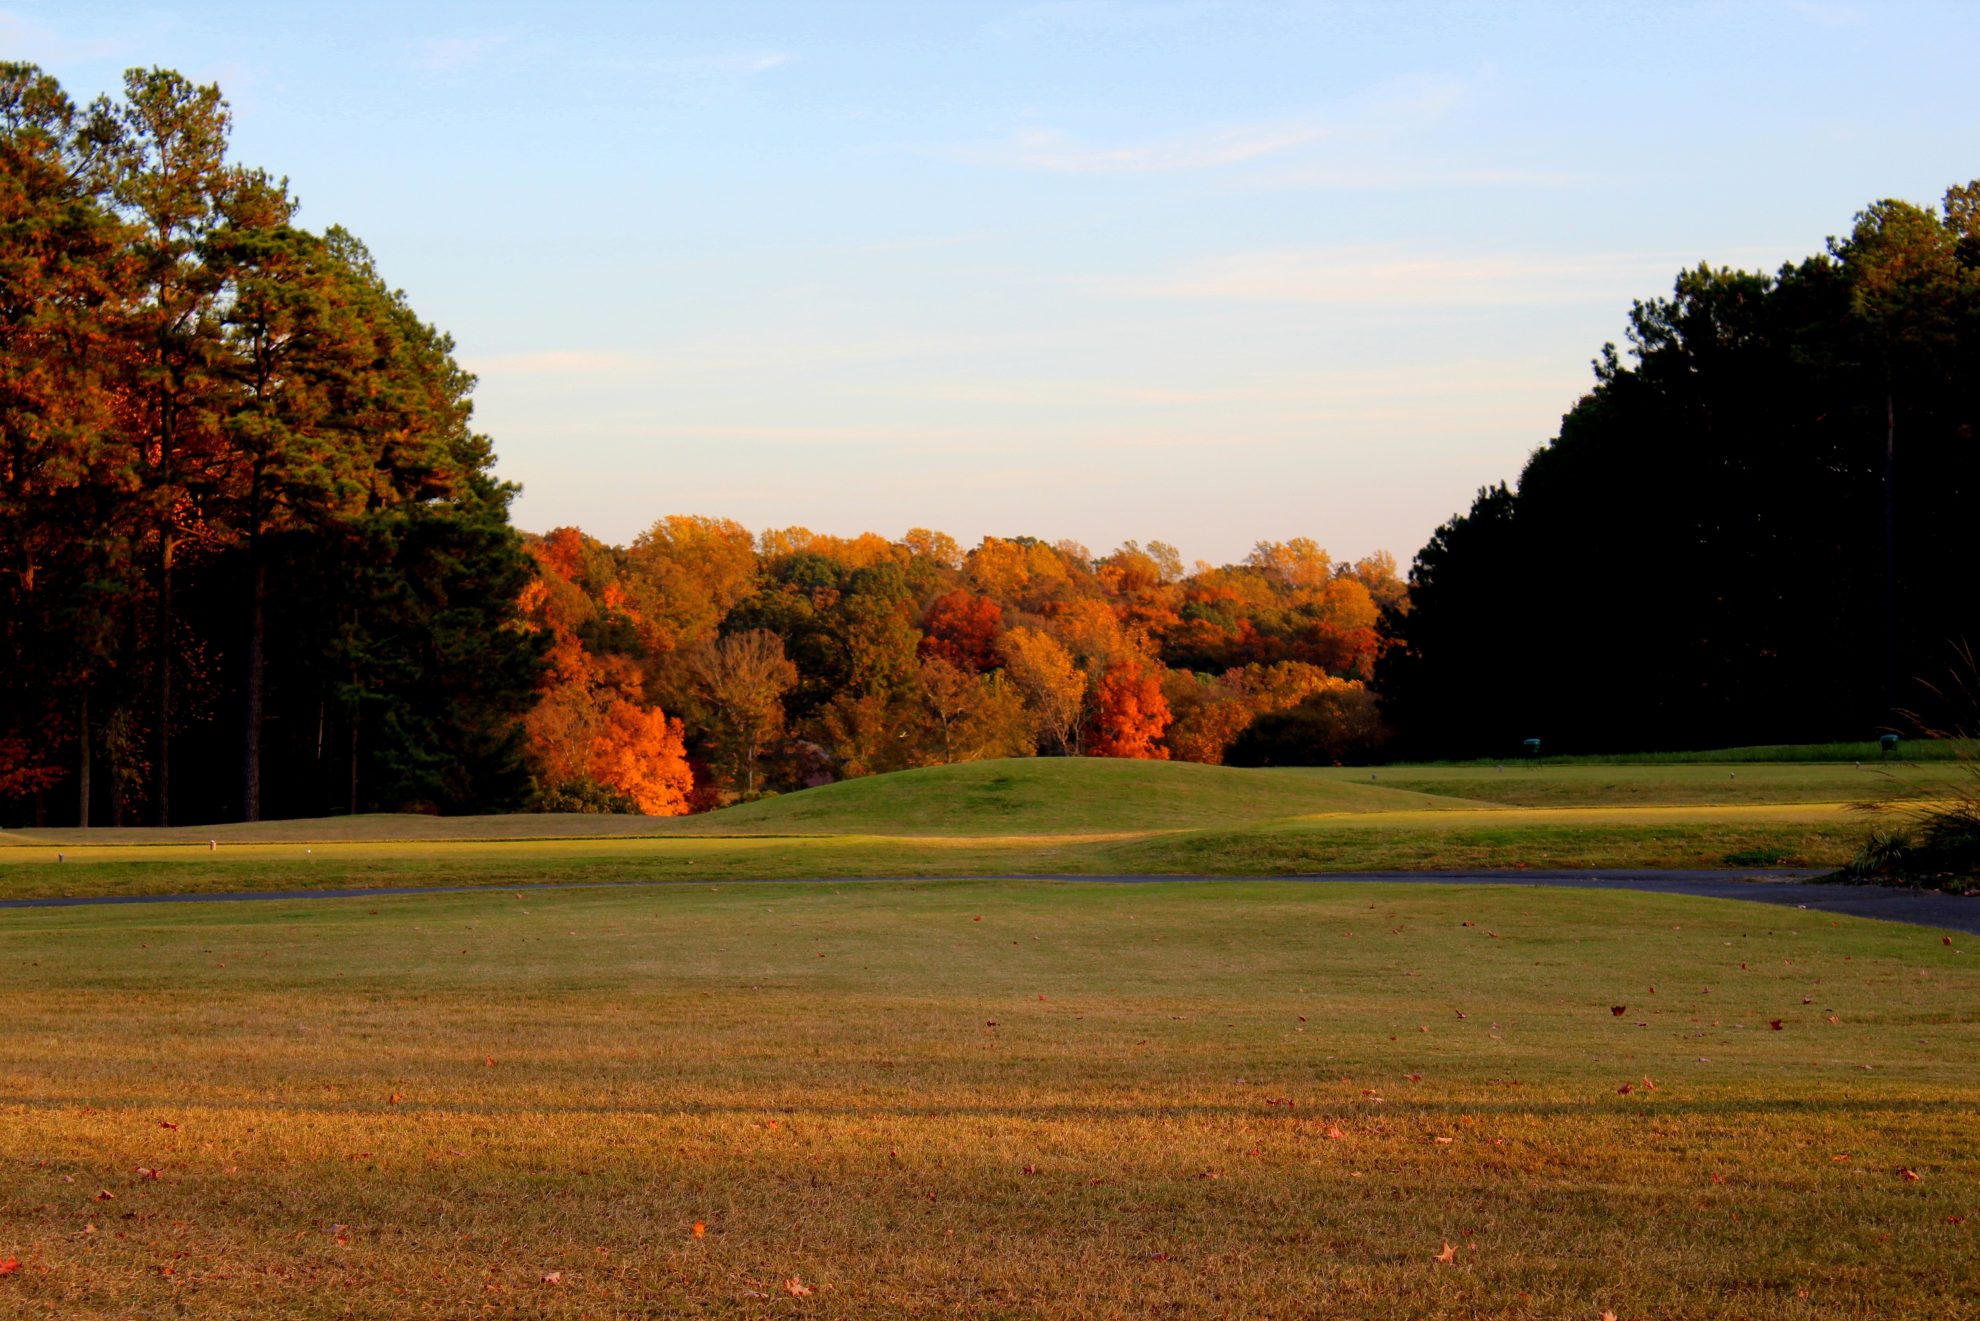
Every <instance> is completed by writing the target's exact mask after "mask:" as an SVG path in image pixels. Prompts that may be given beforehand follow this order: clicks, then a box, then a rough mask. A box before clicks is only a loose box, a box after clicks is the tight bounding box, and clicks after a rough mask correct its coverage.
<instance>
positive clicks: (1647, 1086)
mask: <svg viewBox="0 0 1980 1321" xmlns="http://www.w3.org/2000/svg"><path fill="white" fill-rule="evenodd" d="M1643 1090H1644V1091H1646V1092H1654V1091H1656V1090H1657V1084H1656V1083H1653V1082H1651V1081H1650V1076H1649V1075H1648V1074H1645V1075H1644V1076H1643Z"/></svg>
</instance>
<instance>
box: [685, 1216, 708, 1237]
mask: <svg viewBox="0 0 1980 1321" xmlns="http://www.w3.org/2000/svg"><path fill="white" fill-rule="evenodd" d="M688 1232H689V1233H690V1234H692V1235H694V1236H695V1237H696V1238H707V1237H708V1226H707V1224H706V1223H704V1222H702V1221H700V1220H697V1221H695V1222H694V1228H693V1229H690V1230H689V1231H688Z"/></svg>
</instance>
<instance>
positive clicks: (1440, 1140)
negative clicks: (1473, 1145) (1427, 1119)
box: [1430, 1138, 1457, 1147]
mask: <svg viewBox="0 0 1980 1321" xmlns="http://www.w3.org/2000/svg"><path fill="white" fill-rule="evenodd" d="M1430 1140H1431V1141H1432V1142H1435V1143H1436V1144H1437V1145H1438V1146H1442V1147H1448V1146H1450V1145H1451V1143H1453V1142H1456V1141H1457V1139H1456V1138H1431V1139H1430Z"/></svg>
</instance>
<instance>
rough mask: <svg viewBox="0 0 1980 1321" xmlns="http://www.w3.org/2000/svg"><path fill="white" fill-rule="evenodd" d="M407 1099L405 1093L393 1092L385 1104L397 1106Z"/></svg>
mask: <svg viewBox="0 0 1980 1321" xmlns="http://www.w3.org/2000/svg"><path fill="white" fill-rule="evenodd" d="M405 1099H406V1094H405V1093H404V1092H393V1093H392V1094H391V1095H390V1096H389V1097H387V1098H385V1104H386V1105H397V1104H398V1103H399V1102H401V1101H403V1100H405Z"/></svg>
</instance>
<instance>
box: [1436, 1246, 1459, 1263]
mask: <svg viewBox="0 0 1980 1321" xmlns="http://www.w3.org/2000/svg"><path fill="white" fill-rule="evenodd" d="M1437 1260H1438V1261H1441V1262H1445V1263H1449V1262H1453V1261H1456V1260H1457V1249H1456V1248H1454V1247H1452V1246H1451V1245H1450V1244H1448V1243H1446V1244H1444V1250H1443V1251H1442V1252H1440V1253H1438V1254H1437Z"/></svg>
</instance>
